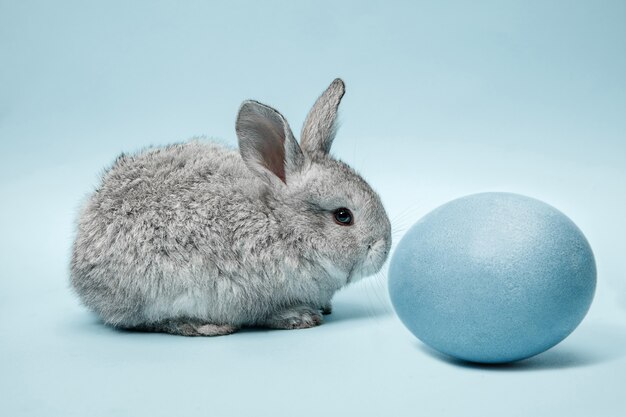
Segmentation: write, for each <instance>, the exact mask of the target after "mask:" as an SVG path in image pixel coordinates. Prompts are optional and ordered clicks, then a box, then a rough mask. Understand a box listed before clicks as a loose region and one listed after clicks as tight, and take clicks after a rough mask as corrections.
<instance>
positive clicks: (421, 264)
mask: <svg viewBox="0 0 626 417" xmlns="http://www.w3.org/2000/svg"><path fill="white" fill-rule="evenodd" d="M595 286H596V266H595V261H594V257H593V253H592V251H591V247H590V246H589V243H588V242H587V239H586V238H585V236H584V235H583V234H582V232H581V231H580V229H579V228H578V227H577V226H576V225H575V224H574V223H573V222H572V221H571V220H570V219H569V218H568V217H567V216H565V215H564V214H563V213H561V212H560V211H558V210H557V209H555V208H554V207H552V206H550V205H548V204H546V203H543V202H541V201H538V200H535V199H533V198H529V197H525V196H521V195H517V194H510V193H482V194H475V195H470V196H467V197H463V198H460V199H457V200H454V201H451V202H449V203H447V204H444V205H443V206H441V207H439V208H437V209H435V210H434V211H432V212H431V213H429V214H427V215H426V216H424V217H423V218H422V219H421V220H419V221H418V222H417V223H416V224H415V225H414V226H413V227H412V228H411V229H410V230H409V231H408V232H407V233H406V235H405V236H404V237H403V238H402V240H401V241H400V243H399V244H398V247H397V248H396V250H395V253H394V255H393V257H392V259H391V265H390V270H389V293H390V296H391V300H392V303H393V306H394V309H395V311H396V313H397V314H398V316H399V317H400V319H401V321H402V322H403V323H404V325H405V326H406V327H407V328H408V329H409V330H410V331H411V332H412V333H413V334H414V335H415V336H416V337H417V338H418V339H420V340H421V341H422V342H424V343H425V344H427V345H428V346H430V347H431V348H433V349H435V350H437V351H439V352H441V353H444V354H446V355H450V356H453V357H456V358H459V359H463V360H466V361H472V362H481V363H502V362H510V361H516V360H520V359H524V358H528V357H531V356H534V355H537V354H539V353H541V352H543V351H545V350H547V349H549V348H551V347H552V346H554V345H556V344H557V343H559V342H560V341H562V340H563V339H564V338H565V337H567V336H568V335H569V334H570V333H571V332H572V331H573V330H574V329H575V328H576V327H577V326H578V324H579V323H580V322H581V321H582V319H583V318H584V317H585V314H586V313H587V311H588V310H589V307H590V305H591V301H592V299H593V295H594V292H595Z"/></svg>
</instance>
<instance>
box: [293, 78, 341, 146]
mask: <svg viewBox="0 0 626 417" xmlns="http://www.w3.org/2000/svg"><path fill="white" fill-rule="evenodd" d="M345 92H346V86H345V84H344V83H343V81H342V80H341V79H339V78H337V79H335V80H334V81H333V82H332V83H331V84H330V86H329V87H328V88H327V89H326V91H324V92H323V93H322V95H321V96H320V97H319V98H318V99H317V101H316V102H315V104H314V105H313V107H312V108H311V110H310V111H309V114H308V115H307V117H306V120H305V121H304V125H303V126H302V133H301V135H300V146H302V150H303V151H304V152H305V153H306V154H307V155H310V156H312V157H316V156H319V157H324V156H325V155H328V153H329V152H330V146H331V145H332V144H333V139H335V133H337V109H338V107H339V103H341V98H342V97H343V95H344V94H345Z"/></svg>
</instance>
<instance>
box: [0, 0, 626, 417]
mask: <svg viewBox="0 0 626 417" xmlns="http://www.w3.org/2000/svg"><path fill="white" fill-rule="evenodd" d="M624 21H626V4H625V3H624V2H623V1H605V2H579V1H564V0H563V1H561V0H555V1H550V2H546V1H525V2H521V1H508V0H506V1H484V2H483V1H481V2H465V1H440V2H421V1H399V2H393V3H387V2H362V1H345V2H343V1H342V2H336V1H315V2H287V1H284V2H277V1H268V2H259V1H241V0H237V1H230V2H208V1H194V0H190V1H185V2H173V1H161V0H155V1H141V0H137V1H132V2H131V1H119V0H112V1H106V2H85V1H78V0H75V1H69V0H59V1H33V0H23V1H22V0H20V1H8V0H0V145H1V146H0V196H1V197H0V201H1V204H0V416H3V417H4V416H11V417H14V416H34V417H40V416H50V417H53V416H62V417H73V416H80V417H84V416H93V417H99V416H103V417H110V416H132V417H141V416H149V417H159V416H168V417H169V416H178V415H181V416H182V415H185V416H189V415H209V416H213V417H221V416H226V417H231V416H262V415H272V416H293V415H294V414H297V415H298V416H302V417H308V416H315V417H320V416H335V415H339V416H350V415H359V416H363V417H365V416H376V417H379V416H394V417H396V416H397V417H403V416H415V415H418V414H419V415H424V416H469V417H471V416H480V417H489V416H524V417H526V416H550V417H554V416H561V415H563V416H567V417H577V416H580V417H589V416H603V417H604V416H607V417H623V414H624V413H623V410H624V409H626V396H624V386H626V279H625V278H626V266H625V263H624V254H625V253H626V239H624V236H626V216H624V211H625V209H624V208H625V207H626V187H624V184H626V133H625V132H626V118H625V117H624V114H626V79H625V77H624V74H626V54H625V53H624V51H625V50H626V25H624ZM335 77H342V78H343V79H344V80H345V82H346V86H347V92H346V96H345V98H344V100H343V103H342V109H341V111H340V113H341V114H340V119H341V128H340V130H339V133H338V135H337V138H336V140H335V143H334V144H333V152H334V153H335V154H336V155H337V156H339V157H340V158H342V159H343V160H345V161H346V162H348V163H349V164H351V165H352V166H354V167H355V168H356V169H357V170H358V171H359V172H361V173H362V174H363V176H364V177H365V178H366V179H367V180H368V181H369V182H370V183H371V184H372V186H373V187H374V188H375V189H376V190H377V191H379V192H380V194H381V197H382V200H383V202H384V203H385V205H386V207H387V209H388V211H389V214H390V217H391V220H392V223H393V226H394V239H395V241H396V242H398V241H399V239H400V238H401V237H402V235H403V233H404V232H405V231H406V230H407V228H408V226H410V225H412V224H414V223H415V222H416V221H417V220H418V219H419V218H420V217H422V216H423V215H425V214H426V213H428V212H429V211H431V210H433V209H434V208H435V207H438V206H440V205H441V204H443V203H445V202H447V201H450V200H452V199H454V198H456V197H459V196H463V195H468V194H472V193H477V192H483V191H511V192H516V193H520V194H525V195H532V196H533V197H536V198H538V199H540V200H542V201H546V202H548V203H549V204H551V205H553V206H555V207H558V208H559V209H560V210H562V211H563V212H564V213H567V215H568V216H569V217H570V218H571V219H572V220H573V221H574V222H575V223H576V224H577V225H578V226H579V227H580V228H581V230H584V232H585V235H586V236H587V238H588V239H589V242H590V244H591V246H592V247H593V250H594V254H595V256H596V261H597V267H598V287H597V292H596V296H595V299H594V302H593V305H592V306H591V309H590V311H589V313H588V315H587V317H586V319H585V320H584V321H583V322H582V323H581V325H580V326H579V327H578V329H576V331H575V332H573V333H572V334H571V335H570V336H569V337H568V338H566V339H565V340H564V341H563V342H562V343H560V344H559V345H557V346H555V347H554V348H553V349H550V350H548V351H547V352H545V353H542V354H540V355H538V356H536V357H533V358H531V359H528V360H525V361H521V362H516V363H514V364H512V365H508V366H491V367H485V366H483V367H480V366H469V365H467V364H463V363H459V362H457V361H454V360H450V359H448V358H443V359H444V360H440V359H442V358H440V356H438V355H437V353H435V352H433V351H432V350H431V349H428V348H426V347H425V345H424V344H423V343H421V342H419V341H418V340H416V339H415V337H414V336H413V334H411V333H410V332H409V331H408V330H407V329H406V328H405V327H404V326H403V325H402V323H401V322H400V320H399V319H398V318H397V317H396V316H395V314H393V311H392V308H391V306H390V304H389V302H388V299H387V289H386V288H387V286H386V280H385V276H384V274H381V275H380V276H378V277H372V278H371V279H369V280H366V281H364V282H363V283H362V284H359V285H356V286H353V287H350V288H347V289H346V290H345V291H342V292H341V293H340V294H338V296H337V297H336V300H335V303H334V313H333V314H332V315H331V316H330V317H328V318H327V322H326V323H325V324H324V325H322V326H320V327H318V328H314V329H310V330H301V331H291V332H289V331H285V332H281V331H273V332H270V331H267V332H266V331H259V332H243V333H239V334H236V335H232V336H228V337H224V338H217V339H188V338H177V337H172V336H167V335H150V334H133V333H123V332H116V331H113V330H111V329H108V328H106V327H103V326H102V325H101V324H100V323H98V321H97V320H96V319H95V318H94V317H93V316H91V315H90V314H89V313H88V312H87V311H86V310H85V309H84V308H83V307H81V306H80V304H79V303H78V301H77V300H76V298H75V297H74V296H73V295H72V294H71V292H70V291H69V288H68V271H67V266H68V262H69V253H70V251H69V248H70V244H71V241H72V235H73V227H74V219H75V217H76V212H77V209H78V206H79V204H80V202H81V200H82V198H83V197H84V196H85V195H86V194H87V192H88V191H89V190H91V189H92V187H93V186H95V184H96V183H97V181H98V177H99V174H100V172H101V170H102V168H103V167H104V166H107V165H108V164H110V163H111V162H112V160H113V159H114V158H115V156H116V155H117V154H118V153H119V152H121V151H134V150H138V149H141V148H142V147H145V146H146V145H149V144H166V143H169V142H172V141H180V140H185V139H186V138H188V137H190V136H193V135H199V134H206V135H209V136H211V137H217V138H220V139H222V140H224V141H226V142H228V143H232V144H236V137H235V130H234V122H235V117H236V113H237V109H238V107H239V105H240V104H241V102H242V101H243V100H245V99H257V100H260V101H263V102H266V103H268V104H270V105H273V106H275V107H277V108H278V109H280V110H281V112H282V113H283V114H284V115H285V116H286V117H287V119H288V120H289V122H290V124H291V126H292V127H293V129H294V132H295V133H296V134H297V133H298V131H299V127H300V126H301V125H302V122H303V120H304V118H305V115H306V112H307V111H308V109H309V108H310V106H311V105H312V104H313V102H314V100H315V98H316V97H317V95H318V94H320V93H321V91H322V90H323V89H324V88H325V87H326V86H327V85H328V83H329V82H330V81H331V80H333V79H334V78H335Z"/></svg>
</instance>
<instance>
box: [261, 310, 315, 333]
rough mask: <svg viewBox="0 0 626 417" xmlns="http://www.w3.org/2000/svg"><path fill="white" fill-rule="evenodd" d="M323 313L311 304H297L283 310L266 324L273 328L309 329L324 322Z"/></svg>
mask: <svg viewBox="0 0 626 417" xmlns="http://www.w3.org/2000/svg"><path fill="white" fill-rule="evenodd" d="M322 321H323V319H322V315H321V314H320V313H319V311H318V310H316V309H313V308H311V307H309V306H297V307H293V308H290V309H287V310H283V311H281V312H279V313H277V314H276V315H274V316H273V317H271V318H270V319H269V320H268V321H267V322H266V323H265V324H266V326H267V327H270V328H272V329H288V330H291V329H308V328H309V327H315V326H319V325H320V324H322Z"/></svg>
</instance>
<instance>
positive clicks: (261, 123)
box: [236, 100, 304, 184]
mask: <svg viewBox="0 0 626 417" xmlns="http://www.w3.org/2000/svg"><path fill="white" fill-rule="evenodd" d="M236 131H237V137H238V138H239V152H240V153H241V157H242V158H243V160H244V162H245V163H246V165H247V166H248V168H249V169H250V170H251V171H252V172H254V173H255V174H257V175H258V176H260V177H261V178H263V179H264V180H265V181H266V182H268V183H270V184H272V183H275V182H276V181H275V180H276V178H278V179H280V180H281V181H282V182H283V183H285V184H287V181H288V179H289V175H290V174H292V173H294V172H296V171H298V170H300V168H301V167H302V165H303V163H304V155H303V154H302V150H301V149H300V146H299V145H298V142H296V139H295V138H294V137H293V133H291V128H290V127H289V124H287V121H286V120H285V118H284V117H283V116H282V115H281V114H280V113H279V112H277V111H276V110H274V109H273V108H271V107H269V106H266V105H264V104H261V103H259V102H257V101H252V100H249V101H244V102H243V104H242V105H241V107H240V108H239V115H238V116H237V125H236Z"/></svg>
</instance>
